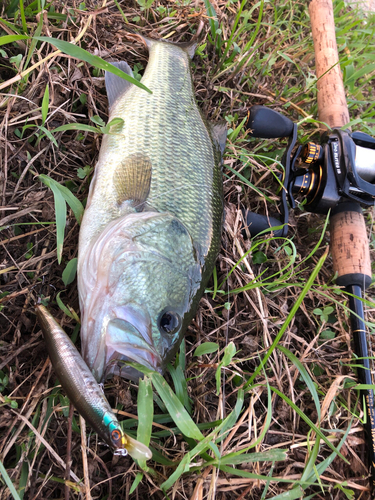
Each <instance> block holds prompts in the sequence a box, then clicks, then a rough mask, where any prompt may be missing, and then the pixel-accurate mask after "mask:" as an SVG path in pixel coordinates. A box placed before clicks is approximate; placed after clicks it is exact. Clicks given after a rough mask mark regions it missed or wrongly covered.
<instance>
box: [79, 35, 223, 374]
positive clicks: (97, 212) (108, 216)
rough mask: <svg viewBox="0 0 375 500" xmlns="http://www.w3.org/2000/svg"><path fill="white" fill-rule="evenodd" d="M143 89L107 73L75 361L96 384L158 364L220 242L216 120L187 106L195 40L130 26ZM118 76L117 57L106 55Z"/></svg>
mask: <svg viewBox="0 0 375 500" xmlns="http://www.w3.org/2000/svg"><path fill="white" fill-rule="evenodd" d="M139 36H140V38H141V40H142V41H143V42H144V43H145V44H146V45H147V47H148V50H149V61H148V64H147V67H146V69H145V72H144V75H143V76H142V79H141V83H143V84H144V85H145V86H146V87H147V88H148V89H149V90H150V91H151V92H152V93H148V92H146V91H144V90H142V89H140V88H138V87H137V86H134V85H132V84H130V83H129V82H127V81H125V80H122V79H121V78H118V77H117V76H115V75H113V74H112V73H108V72H107V73H106V75H105V83H106V90H107V95H108V102H109V123H110V122H111V121H112V120H114V119H117V121H119V120H118V119H120V122H121V121H122V125H121V126H120V129H119V130H117V131H116V133H112V134H106V135H104V136H103V141H102V145H101V149H100V152H99V158H98V162H97V164H96V166H95V171H94V175H93V178H92V181H91V184H90V189H89V195H88V198H87V205H86V209H85V213H84V216H83V220H82V223H81V229H80V236H79V250H78V268H77V276H78V291H79V302H80V311H81V345H82V355H83V359H84V360H85V362H86V363H87V365H88V367H89V368H90V370H91V371H92V373H93V374H94V377H95V378H96V380H97V381H100V382H102V381H104V380H105V379H107V378H109V377H112V376H113V375H120V376H122V377H124V378H128V379H132V380H135V381H137V380H138V378H139V377H142V376H143V375H142V370H140V369H138V368H137V367H136V366H135V363H136V364H138V365H142V366H143V367H144V368H146V369H148V370H153V371H158V372H160V373H163V371H164V369H165V367H166V365H167V363H168V362H169V361H170V360H171V359H172V357H173V355H174V354H175V353H176V351H177V349H178V347H179V345H180V342H181V340H182V338H183V336H184V334H185V332H186V330H187V327H188V325H189V323H190V322H191V320H192V318H193V317H194V315H195V313H196V310H197V306H198V303H199V300H200V298H201V296H202V294H203V292H204V290H205V287H206V285H207V281H208V279H209V277H210V276H211V274H212V271H213V267H214V265H215V261H216V258H217V255H218V252H219V249H220V241H221V228H222V222H223V187H222V157H223V152H224V148H225V141H226V126H225V124H223V122H221V123H218V124H212V123H209V122H207V121H206V120H205V118H204V117H203V115H202V113H201V111H200V109H199V108H198V105H197V102H196V99H195V94H194V87H193V81H192V74H191V64H190V60H191V58H192V57H193V55H194V51H195V44H175V43H171V42H166V41H163V40H152V39H150V38H147V37H143V36H141V35H139ZM112 64H114V65H115V66H117V67H119V68H120V69H122V70H123V71H125V72H126V73H128V74H129V75H132V70H131V68H130V67H129V65H128V64H127V63H126V62H125V61H120V62H117V63H113V62H112Z"/></svg>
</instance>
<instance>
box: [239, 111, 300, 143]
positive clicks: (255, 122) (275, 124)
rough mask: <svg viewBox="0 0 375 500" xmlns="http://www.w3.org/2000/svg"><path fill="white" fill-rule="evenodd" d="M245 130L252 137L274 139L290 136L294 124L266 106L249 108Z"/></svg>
mask: <svg viewBox="0 0 375 500" xmlns="http://www.w3.org/2000/svg"><path fill="white" fill-rule="evenodd" d="M245 126H246V128H247V129H249V131H250V134H251V136H252V137H261V138H263V139H276V138H278V137H289V136H290V135H292V132H293V127H294V123H293V122H292V120H290V119H289V118H287V117H286V116H284V115H282V114H280V113H278V112H277V111H274V110H273V109H271V108H267V107H266V106H260V105H257V104H256V105H255V106H251V108H250V111H249V113H248V119H247V122H246V125H245Z"/></svg>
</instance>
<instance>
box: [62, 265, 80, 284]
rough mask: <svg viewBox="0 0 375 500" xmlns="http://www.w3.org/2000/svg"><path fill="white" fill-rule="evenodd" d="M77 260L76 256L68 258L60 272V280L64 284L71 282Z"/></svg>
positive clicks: (75, 272)
mask: <svg viewBox="0 0 375 500" xmlns="http://www.w3.org/2000/svg"><path fill="white" fill-rule="evenodd" d="M77 261H78V259H77V258H74V259H72V260H70V261H69V262H68V263H67V265H66V267H65V269H64V271H63V273H62V280H63V283H64V285H65V286H67V285H70V283H73V281H74V279H75V277H76V274H77Z"/></svg>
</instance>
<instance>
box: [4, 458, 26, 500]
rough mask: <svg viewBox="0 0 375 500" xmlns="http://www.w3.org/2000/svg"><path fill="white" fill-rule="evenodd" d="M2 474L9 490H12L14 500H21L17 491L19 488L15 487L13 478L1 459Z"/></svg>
mask: <svg viewBox="0 0 375 500" xmlns="http://www.w3.org/2000/svg"><path fill="white" fill-rule="evenodd" d="M0 474H1V475H2V476H3V478H4V481H5V484H6V485H7V486H8V488H9V491H10V493H11V495H12V496H13V498H14V500H21V499H20V497H19V495H18V493H17V490H16V488H15V487H14V484H13V483H12V480H11V479H10V477H9V476H8V473H7V471H6V468H5V467H4V465H3V462H1V460H0Z"/></svg>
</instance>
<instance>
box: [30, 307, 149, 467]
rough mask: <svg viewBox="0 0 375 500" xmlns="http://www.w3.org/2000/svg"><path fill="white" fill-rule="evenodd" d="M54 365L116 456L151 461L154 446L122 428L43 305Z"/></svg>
mask: <svg viewBox="0 0 375 500" xmlns="http://www.w3.org/2000/svg"><path fill="white" fill-rule="evenodd" d="M36 315H37V318H38V321H39V324H40V326H41V328H42V331H43V335H44V340H45V342H46V345H47V349H48V353H49V356H50V358H51V362H52V366H53V368H54V370H55V372H56V375H57V377H58V379H59V381H60V383H61V385H62V387H63V389H64V391H65V392H66V394H67V396H68V398H69V399H70V401H71V403H72V404H73V405H74V407H75V408H76V409H77V411H78V412H79V413H80V415H82V417H83V418H84V419H85V420H86V421H87V422H88V423H89V424H90V425H91V427H92V428H93V429H94V430H95V431H96V432H97V433H98V435H99V436H100V437H101V438H102V439H103V440H104V441H105V442H106V444H107V445H108V446H110V448H111V449H112V450H114V453H115V454H116V455H127V454H128V453H129V455H130V456H131V457H132V458H134V459H146V460H149V459H150V458H151V457H152V453H151V451H150V449H149V448H148V447H147V446H145V445H144V444H142V443H140V442H139V441H137V440H136V439H133V438H132V437H130V436H128V435H127V434H125V433H124V431H123V430H122V428H121V425H120V423H119V421H118V420H117V417H116V415H115V414H114V413H113V411H112V408H111V406H110V405H109V403H108V401H107V399H106V397H105V396H104V394H103V391H102V390H101V388H100V386H99V384H98V382H97V381H96V380H95V378H94V376H93V374H92V373H91V371H90V370H89V368H88V366H87V365H86V363H85V362H84V361H83V359H82V357H81V355H80V354H79V352H78V351H77V349H76V347H75V345H74V344H73V342H72V341H71V340H70V338H69V337H68V335H67V334H66V333H65V332H64V330H63V329H62V328H61V326H60V325H59V324H58V323H57V322H56V320H55V318H54V317H53V316H52V315H51V313H50V312H49V311H48V310H47V309H46V308H45V307H44V306H42V305H37V306H36Z"/></svg>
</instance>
